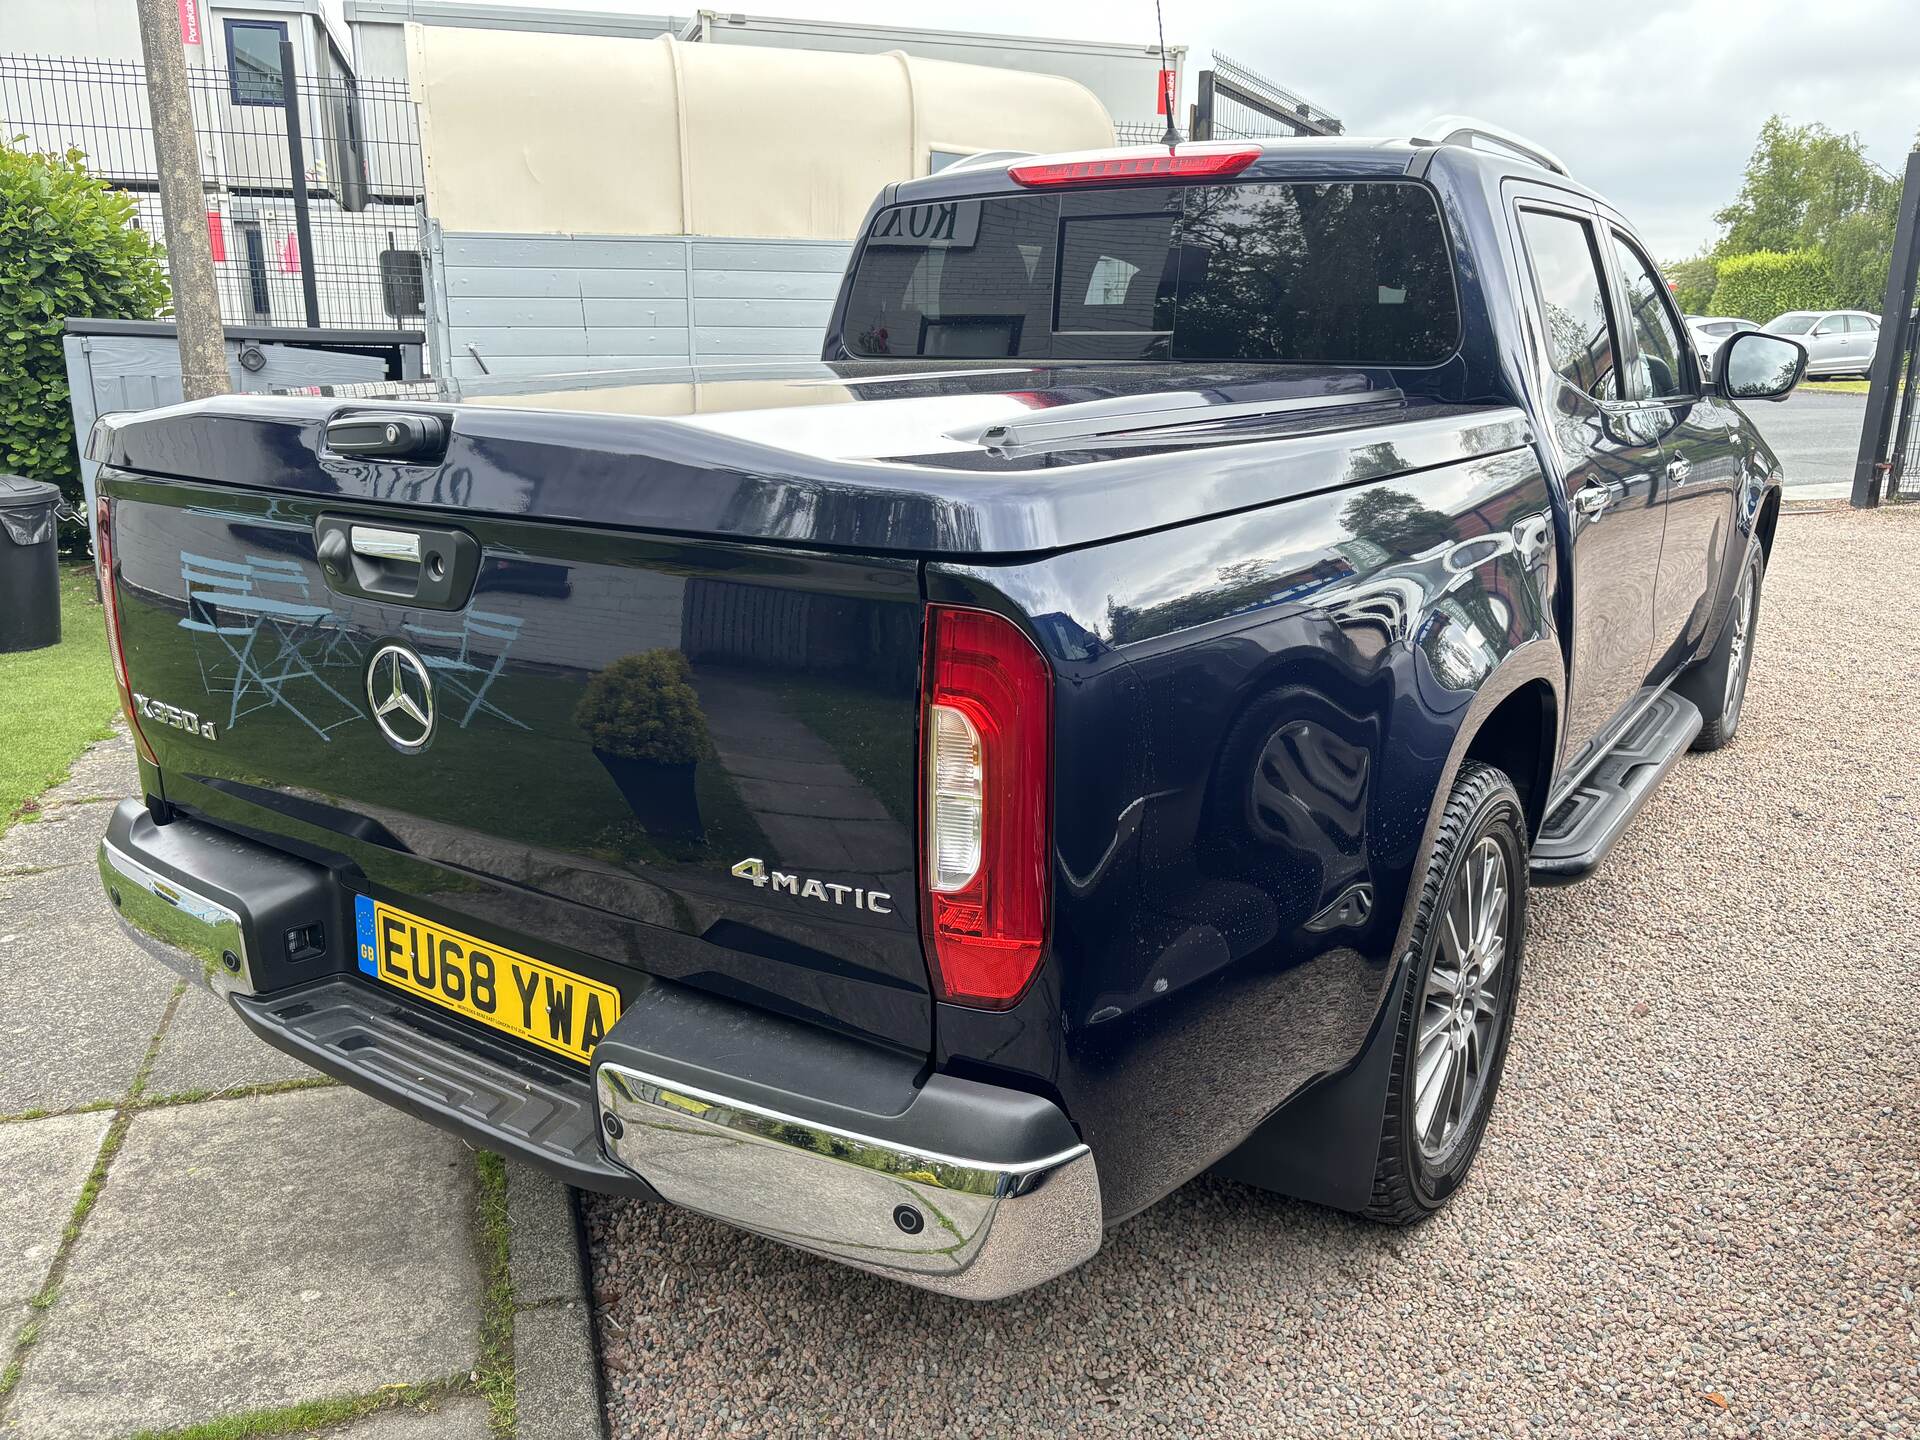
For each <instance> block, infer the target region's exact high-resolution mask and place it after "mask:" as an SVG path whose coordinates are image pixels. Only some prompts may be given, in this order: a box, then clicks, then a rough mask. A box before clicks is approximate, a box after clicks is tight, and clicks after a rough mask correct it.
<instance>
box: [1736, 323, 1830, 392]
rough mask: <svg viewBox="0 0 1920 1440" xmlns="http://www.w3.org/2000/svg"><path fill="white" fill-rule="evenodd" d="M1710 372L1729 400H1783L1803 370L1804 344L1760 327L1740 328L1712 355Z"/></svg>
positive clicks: (1804, 364)
mask: <svg viewBox="0 0 1920 1440" xmlns="http://www.w3.org/2000/svg"><path fill="white" fill-rule="evenodd" d="M1713 373H1714V374H1715V375H1716V376H1717V377H1719V380H1720V389H1721V392H1722V393H1723V394H1725V395H1726V397H1727V398H1728V399H1729V400H1784V399H1786V398H1787V396H1789V395H1791V394H1792V393H1793V387H1794V386H1796V385H1798V384H1799V383H1800V377H1801V376H1802V375H1804V374H1806V373H1807V351H1806V347H1805V346H1804V345H1802V344H1801V343H1800V342H1799V341H1797V340H1789V339H1787V338H1786V337H1785V336H1781V335H1769V334H1768V333H1767V332H1766V331H1764V330H1742V331H1741V332H1740V333H1739V334H1737V335H1729V336H1728V337H1727V342H1726V344H1724V345H1722V346H1721V347H1720V353H1719V354H1717V355H1715V356H1714V357H1713Z"/></svg>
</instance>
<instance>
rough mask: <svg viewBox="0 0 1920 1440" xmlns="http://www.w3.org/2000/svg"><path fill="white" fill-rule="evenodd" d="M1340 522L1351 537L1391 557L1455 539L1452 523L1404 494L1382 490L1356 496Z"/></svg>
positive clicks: (1397, 491) (1427, 548)
mask: <svg viewBox="0 0 1920 1440" xmlns="http://www.w3.org/2000/svg"><path fill="white" fill-rule="evenodd" d="M1340 518H1341V520H1342V521H1344V522H1345V523H1346V526H1347V528H1348V529H1349V530H1351V531H1352V532H1353V533H1354V534H1355V535H1358V536H1360V537H1361V538H1362V539H1366V540H1371V541H1373V543H1374V544H1376V545H1379V546H1380V547H1382V548H1383V549H1385V550H1387V551H1388V552H1389V553H1391V554H1394V555H1403V556H1404V555H1418V554H1421V553H1422V552H1424V551H1427V550H1431V549H1432V548H1433V547H1434V546H1436V545H1440V544H1444V543H1445V542H1447V541H1449V540H1454V539H1457V538H1459V530H1458V528H1457V527H1456V526H1455V524H1454V522H1453V520H1452V519H1451V518H1449V517H1448V516H1446V515H1442V514H1441V513H1440V512H1439V511H1438V510H1429V509H1428V508H1427V507H1426V506H1424V505H1422V504H1421V503H1420V502H1419V501H1418V500H1417V499H1415V498H1414V497H1413V496H1412V495H1409V494H1408V493H1407V492H1406V491H1404V490H1393V489H1388V488H1385V487H1382V488H1380V489H1374V490H1368V491H1366V492H1364V493H1362V494H1359V495H1356V496H1354V497H1353V499H1351V500H1349V501H1348V502H1347V503H1346V507H1345V508H1344V509H1343V510H1341V512H1340Z"/></svg>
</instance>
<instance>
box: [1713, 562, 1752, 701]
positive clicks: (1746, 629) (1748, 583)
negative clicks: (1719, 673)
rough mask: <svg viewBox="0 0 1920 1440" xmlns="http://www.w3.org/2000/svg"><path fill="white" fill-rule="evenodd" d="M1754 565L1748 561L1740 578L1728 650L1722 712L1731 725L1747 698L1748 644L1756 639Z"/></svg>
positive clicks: (1734, 603)
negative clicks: (1754, 634)
mask: <svg viewBox="0 0 1920 1440" xmlns="http://www.w3.org/2000/svg"><path fill="white" fill-rule="evenodd" d="M1754 569H1755V567H1754V565H1753V564H1752V563H1751V562H1749V563H1748V565H1747V568H1746V570H1745V571H1744V572H1742V574H1741V576H1740V593H1739V594H1738V595H1736V596H1735V597H1734V602H1733V605H1734V609H1733V638H1732V642H1731V644H1730V645H1729V646H1728V649H1727V693H1726V696H1725V697H1724V700H1723V702H1722V704H1721V707H1720V713H1721V714H1722V715H1724V716H1726V717H1727V720H1728V721H1729V722H1732V721H1734V720H1737V719H1738V718H1739V716H1740V706H1741V705H1742V704H1743V703H1744V702H1745V700H1746V698H1747V645H1748V643H1749V641H1750V640H1751V639H1752V636H1753V616H1754V607H1755V604H1756V602H1757V601H1758V600H1759V590H1758V589H1757V588H1756V587H1755V585H1754V583H1753V574H1754Z"/></svg>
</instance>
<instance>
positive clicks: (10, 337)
mask: <svg viewBox="0 0 1920 1440" xmlns="http://www.w3.org/2000/svg"><path fill="white" fill-rule="evenodd" d="M133 218H134V203H133V200H132V198H131V197H129V196H127V195H125V194H123V193H121V192H120V191H117V190H113V189H110V188H109V187H108V186H107V185H106V184H105V183H104V182H103V181H100V180H96V179H94V178H93V176H92V175H90V174H88V173H87V167H86V162H85V159H84V157H82V155H81V153H80V152H79V151H78V150H69V151H68V152H67V153H66V154H65V155H41V154H35V153H31V152H29V151H26V150H23V149H21V148H20V147H19V145H18V144H17V143H7V144H0V470H4V471H7V472H10V473H13V474H18V475H27V476H31V477H32V478H33V479H35V480H52V481H55V482H56V483H58V484H59V486H60V488H61V489H62V490H63V491H64V492H65V493H66V496H67V498H68V501H69V503H71V504H73V505H74V506H76V507H77V506H79V505H80V504H81V503H82V501H81V488H80V465H79V457H78V455H77V453H76V452H75V449H74V437H73V412H72V411H71V410H70V409H69V408H68V403H67V368H66V360H65V358H64V356H63V354H62V352H61V343H60V342H61V337H62V335H63V334H64V333H65V327H66V321H67V317H69V316H74V315H85V316H92V317H96V318H99V319H106V320H151V319H153V318H154V317H155V316H157V315H159V314H160V313H161V312H162V311H163V310H165V308H166V306H167V303H168V293H167V277H166V272H165V271H164V270H163V269H162V268H161V266H160V260H159V256H160V249H159V247H158V246H156V245H155V244H154V243H153V240H152V238H151V237H150V236H148V234H147V233H146V232H145V231H144V230H139V229H136V228H135V227H134V224H133ZM85 533H86V532H85V529H84V527H69V526H63V527H62V531H61V534H62V539H63V541H64V542H66V543H67V544H69V545H74V544H79V543H84V537H85Z"/></svg>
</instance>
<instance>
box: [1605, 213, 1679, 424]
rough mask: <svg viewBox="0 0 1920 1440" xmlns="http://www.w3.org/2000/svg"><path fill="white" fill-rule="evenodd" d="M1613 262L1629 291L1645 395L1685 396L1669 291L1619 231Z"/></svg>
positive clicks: (1615, 240)
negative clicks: (1670, 309)
mask: <svg viewBox="0 0 1920 1440" xmlns="http://www.w3.org/2000/svg"><path fill="white" fill-rule="evenodd" d="M1613 253H1614V258H1615V259H1616V260H1617V261H1618V262H1619V265H1620V280H1621V283H1622V284H1623V285H1624V286H1625V287H1626V292H1627V311H1628V313H1629V314H1630V315H1631V316H1632V317H1633V338H1634V339H1635V340H1637V341H1638V342H1639V344H1640V375H1641V378H1642V379H1643V380H1644V381H1645V382H1646V384H1645V385H1644V386H1643V387H1642V388H1643V393H1645V394H1647V395H1650V396H1655V397H1659V396H1662V395H1684V394H1686V393H1687V380H1688V376H1687V371H1686V367H1685V366H1684V365H1683V364H1682V363H1681V359H1680V330H1679V327H1678V325H1677V324H1676V323H1675V321H1674V319H1673V315H1672V313H1671V312H1670V311H1669V310H1668V308H1667V303H1668V302H1667V293H1666V292H1667V287H1666V285H1665V283H1664V282H1663V281H1662V280H1661V279H1660V276H1659V275H1658V273H1656V272H1655V270H1654V268H1653V266H1651V265H1649V264H1648V263H1647V258H1646V256H1644V255H1642V254H1641V253H1640V252H1639V251H1638V250H1637V249H1635V248H1634V246H1633V244H1632V243H1631V242H1630V241H1628V240H1627V239H1626V237H1625V236H1623V235H1621V234H1620V233H1619V232H1618V231H1615V232H1614V236H1613Z"/></svg>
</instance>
